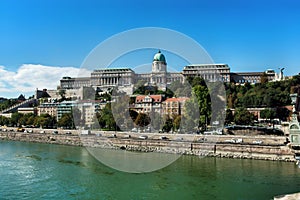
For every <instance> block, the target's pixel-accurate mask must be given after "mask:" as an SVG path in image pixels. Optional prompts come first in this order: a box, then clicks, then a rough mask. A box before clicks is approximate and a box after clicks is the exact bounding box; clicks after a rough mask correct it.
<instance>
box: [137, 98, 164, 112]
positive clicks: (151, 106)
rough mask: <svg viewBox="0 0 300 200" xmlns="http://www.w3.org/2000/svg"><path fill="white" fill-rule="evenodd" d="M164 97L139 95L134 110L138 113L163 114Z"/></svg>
mask: <svg viewBox="0 0 300 200" xmlns="http://www.w3.org/2000/svg"><path fill="white" fill-rule="evenodd" d="M163 99H164V97H163V95H138V96H136V99H135V104H134V107H133V109H134V110H135V111H136V112H138V113H151V112H156V113H161V112H162V101H163Z"/></svg>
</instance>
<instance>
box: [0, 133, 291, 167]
mask: <svg viewBox="0 0 300 200" xmlns="http://www.w3.org/2000/svg"><path fill="white" fill-rule="evenodd" d="M141 135H142V134H141V133H124V132H117V133H115V132H97V133H93V134H91V135H78V134H76V133H75V134H74V132H73V134H72V135H67V134H64V133H60V134H50V133H20V132H0V139H2V140H14V141H26V142H39V143H48V144H63V145H75V146H86V147H95V148H96V147H98V148H113V149H123V150H128V151H142V152H163V153H176V154H189V155H197V156H216V157H229V158H245V159H264V160H280V161H295V159H294V152H293V151H292V150H291V149H290V148H289V147H288V146H287V145H286V138H285V137H283V136H231V135H188V134H180V135H179V134H176V135H175V134H164V135H162V134H154V133H147V134H145V135H143V136H146V137H141Z"/></svg>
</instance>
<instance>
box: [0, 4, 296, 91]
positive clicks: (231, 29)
mask: <svg viewBox="0 0 300 200" xmlns="http://www.w3.org/2000/svg"><path fill="white" fill-rule="evenodd" d="M299 8H300V2H299V1H297V0H278V1H269V0H261V1H258V0H252V1H242V0H226V1H216V0H199V1H138V0H136V1H130V0H128V1H113V0H112V1H91V0H86V1H76V0H70V1H64V0H43V1H40V0H36V1H34V0H28V1H15V0H11V1H0V27H1V29H0V44H1V48H0V73H2V76H1V74H0V96H13V95H15V94H18V93H20V92H22V91H20V88H17V86H11V85H12V84H13V83H10V82H8V81H5V77H7V76H8V75H9V74H10V75H12V76H13V77H14V78H15V79H18V77H23V76H21V75H22V74H21V75H20V71H22V70H23V72H24V69H27V70H28V69H29V68H30V66H31V67H32V66H35V67H36V66H48V67H51V66H54V67H56V68H55V69H59V70H61V71H64V73H67V71H68V70H66V69H61V68H67V67H69V68H67V69H71V68H72V69H73V68H78V67H80V65H81V63H82V62H83V60H84V58H85V57H86V56H87V55H88V54H89V52H90V51H91V50H92V49H93V48H95V47H96V46H97V45H98V44H99V43H100V42H102V41H104V40H105V39H107V38H109V37H111V36H112V35H114V34H117V33H119V32H122V31H126V30H129V29H133V28H141V27H162V28H168V29H173V30H176V31H179V32H181V33H183V34H186V35H187V36H189V37H191V38H193V39H194V40H196V41H197V42H198V43H199V44H201V45H202V46H203V47H204V48H205V49H206V51H207V52H208V53H209V54H210V56H211V57H212V58H213V60H214V61H215V62H217V63H227V64H229V66H230V67H231V71H264V70H265V69H268V68H273V69H276V70H277V69H278V67H285V73H286V74H287V75H293V74H298V73H299V72H300V70H299V63H300V56H299V52H300V50H299V47H298V46H299V44H300V22H299V21H300V10H299ZM151 57H152V55H151ZM167 59H168V58H167ZM125 65H126V64H125ZM1 69H2V71H1ZM43 69H46V68H43ZM47 69H48V68H47ZM25 72H26V70H25ZM4 74H5V77H4ZM62 75H64V74H62ZM1 77H2V79H1ZM3 77H4V78H3ZM6 79H7V78H6ZM1 81H2V82H1ZM51 81H52V82H55V79H51ZM22 83H23V84H25V85H26V84H27V83H25V82H22ZM55 84H58V81H57V80H56V82H55ZM27 85H29V86H30V85H31V86H32V87H31V88H35V86H34V85H33V83H28V84H27ZM44 86H46V85H41V86H39V87H44ZM1 87H2V90H1ZM51 87H53V84H52V85H51ZM30 90H31V89H30V88H27V89H26V91H24V92H27V93H28V92H30Z"/></svg>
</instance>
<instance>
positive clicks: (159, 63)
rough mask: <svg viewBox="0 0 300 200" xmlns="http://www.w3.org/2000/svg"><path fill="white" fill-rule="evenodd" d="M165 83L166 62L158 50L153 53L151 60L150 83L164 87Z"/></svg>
mask: <svg viewBox="0 0 300 200" xmlns="http://www.w3.org/2000/svg"><path fill="white" fill-rule="evenodd" d="M166 83H167V62H166V58H165V56H164V54H162V53H161V52H160V50H159V51H158V52H157V53H156V54H155V55H154V57H153V62H152V73H151V84H156V85H157V86H159V87H165V85H166Z"/></svg>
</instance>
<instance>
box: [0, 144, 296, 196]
mask: <svg viewBox="0 0 300 200" xmlns="http://www.w3.org/2000/svg"><path fill="white" fill-rule="evenodd" d="M154 162H155V161H154ZM299 191H300V169H299V168H298V167H297V166H295V164H294V163H286V162H272V161H258V160H240V159H226V158H208V157H205V158H199V157H197V156H181V157H180V158H179V159H178V160H176V161H175V162H174V163H172V164H171V165H169V166H167V167H165V168H163V169H160V170H158V171H154V172H151V173H137V174H133V173H126V172H120V171H117V170H115V169H112V168H109V167H107V166H106V165H103V164H102V163H100V162H99V161H97V160H96V159H95V158H94V157H93V156H91V155H90V154H89V152H88V151H87V150H86V149H85V148H83V147H74V146H62V145H49V144H36V143H26V142H13V141H0V199H101V200H102V199H185V200H188V199H191V200H194V199H251V200H252V199H272V198H273V197H274V196H275V195H280V194H285V193H294V192H299Z"/></svg>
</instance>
